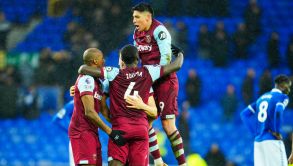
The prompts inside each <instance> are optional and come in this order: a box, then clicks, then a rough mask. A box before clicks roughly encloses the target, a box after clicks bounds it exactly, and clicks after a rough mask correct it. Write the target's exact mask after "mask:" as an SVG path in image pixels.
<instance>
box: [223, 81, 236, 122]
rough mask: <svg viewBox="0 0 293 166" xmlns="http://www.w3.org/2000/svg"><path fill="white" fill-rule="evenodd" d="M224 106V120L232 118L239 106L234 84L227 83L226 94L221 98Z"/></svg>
mask: <svg viewBox="0 0 293 166" xmlns="http://www.w3.org/2000/svg"><path fill="white" fill-rule="evenodd" d="M221 104H222V108H223V110H224V120H228V121H230V120H232V119H233V116H234V112H235V111H236V109H237V106H238V100H237V97H236V94H235V87H234V85H232V84H229V85H227V88H226V94H224V96H223V97H222V99H221Z"/></svg>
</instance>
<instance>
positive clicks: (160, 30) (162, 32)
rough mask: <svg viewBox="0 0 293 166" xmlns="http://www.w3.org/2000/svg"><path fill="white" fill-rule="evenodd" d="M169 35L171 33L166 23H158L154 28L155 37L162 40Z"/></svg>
mask: <svg viewBox="0 0 293 166" xmlns="http://www.w3.org/2000/svg"><path fill="white" fill-rule="evenodd" d="M168 35H169V32H168V30H167V28H166V27H165V26H164V25H158V26H157V27H156V28H155V29H154V37H155V38H158V39H160V40H164V39H166V38H167V37H168Z"/></svg>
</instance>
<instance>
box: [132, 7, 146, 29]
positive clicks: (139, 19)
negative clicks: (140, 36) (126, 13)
mask: <svg viewBox="0 0 293 166" xmlns="http://www.w3.org/2000/svg"><path fill="white" fill-rule="evenodd" d="M148 15H149V14H148V13H147V12H139V11H133V14H132V17H133V20H132V21H133V24H134V26H135V28H136V29H137V30H138V31H145V30H147V27H148V20H149V16H148Z"/></svg>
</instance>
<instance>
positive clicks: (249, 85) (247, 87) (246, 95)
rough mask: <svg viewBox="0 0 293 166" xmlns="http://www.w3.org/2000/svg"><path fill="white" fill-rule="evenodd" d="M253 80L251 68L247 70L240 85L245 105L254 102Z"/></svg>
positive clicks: (253, 74) (253, 73)
mask: <svg viewBox="0 0 293 166" xmlns="http://www.w3.org/2000/svg"><path fill="white" fill-rule="evenodd" d="M254 79H255V70H254V69H253V68H249V69H247V72H246V76H245V78H244V81H243V83H242V98H243V100H244V103H245V105H249V104H250V103H251V102H252V101H253V100H254V95H253V94H254Z"/></svg>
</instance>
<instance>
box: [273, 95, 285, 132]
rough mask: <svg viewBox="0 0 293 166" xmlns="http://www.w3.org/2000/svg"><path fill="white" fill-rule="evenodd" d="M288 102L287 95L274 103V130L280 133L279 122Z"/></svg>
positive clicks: (280, 122)
mask: <svg viewBox="0 0 293 166" xmlns="http://www.w3.org/2000/svg"><path fill="white" fill-rule="evenodd" d="M288 103H289V98H288V96H284V97H283V99H282V100H281V101H279V102H278V103H277V104H276V107H275V114H274V122H275V123H274V131H275V132H277V133H280V130H281V124H282V122H283V113H284V110H285V108H286V107H287V105H288Z"/></svg>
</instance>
